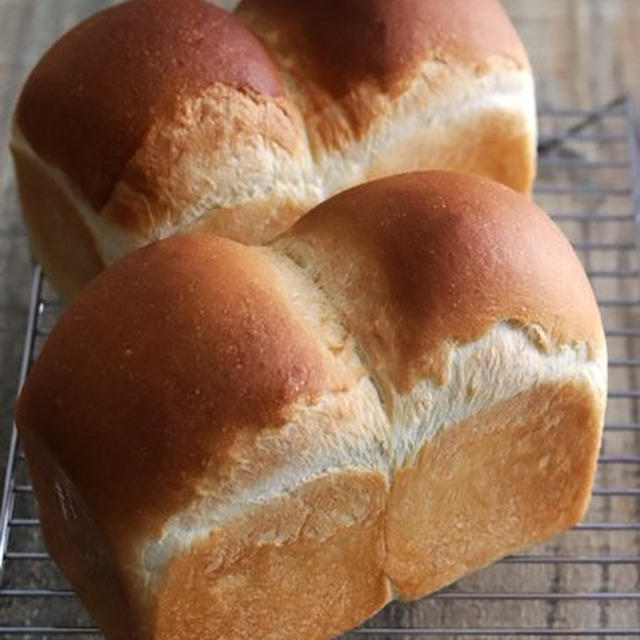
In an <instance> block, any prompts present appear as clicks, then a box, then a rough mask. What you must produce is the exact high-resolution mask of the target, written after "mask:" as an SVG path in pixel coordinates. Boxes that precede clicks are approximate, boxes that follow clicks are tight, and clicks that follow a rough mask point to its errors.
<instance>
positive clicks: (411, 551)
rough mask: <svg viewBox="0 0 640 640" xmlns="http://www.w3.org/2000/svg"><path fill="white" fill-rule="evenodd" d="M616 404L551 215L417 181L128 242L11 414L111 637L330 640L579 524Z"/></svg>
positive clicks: (583, 297) (71, 566)
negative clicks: (287, 212) (259, 229)
mask: <svg viewBox="0 0 640 640" xmlns="http://www.w3.org/2000/svg"><path fill="white" fill-rule="evenodd" d="M605 397H606V349H605V342H604V337H603V330H602V326H601V321H600V316H599V313H598V309H597V306H596V302H595V300H594V297H593V294H592V291H591V288H590V285H589V282H588V280H587V278H586V276H585V274H584V271H583V269H582V267H581V265H580V263H579V261H578V259H577V258H576V256H575V254H574V253H573V251H572V249H571V247H570V245H569V243H568V242H567V241H566V239H565V238H564V236H563V235H562V233H561V232H560V231H559V230H558V228H557V227H556V226H555V225H554V223H553V222H552V221H551V220H550V219H549V218H548V217H547V216H546V215H545V214H544V213H543V212H542V211H541V210H540V209H539V208H538V207H536V206H535V205H533V204H532V203H531V202H530V201H529V200H528V199H526V198H525V197H523V196H521V195H519V194H517V193H515V192H514V191H512V190H510V189H508V188H506V187H504V186H502V185H499V184H497V183H494V182H492V181H489V180H487V179H484V178H480V177H475V176H472V175H468V174H455V173H447V172H425V173H410V174H404V175H400V176H396V177H391V178H384V179H380V180H377V181H374V182H371V183H369V184H366V185H363V186H359V187H356V188H353V189H351V190H348V191H346V192H343V193H341V194H339V195H337V196H335V197H333V198H332V199H330V200H328V201H326V202H325V203H323V204H321V205H320V206H318V207H317V208H315V209H314V210H313V211H311V212H310V213H309V214H308V215H307V216H305V217H303V218H302V219H301V220H300V221H299V222H298V223H297V224H296V225H295V226H294V227H293V228H292V229H291V230H290V231H289V232H287V233H286V234H285V235H284V236H282V237H281V238H279V239H278V240H276V241H275V242H274V243H272V244H271V245H269V246H264V247H249V246H245V245H242V244H239V243H236V242H234V241H232V240H229V239H224V238H219V237H216V236H214V235H212V234H195V235H185V236H174V237H172V238H169V239H166V240H163V241H160V242H157V243H154V244H151V245H150V246H148V247H145V248H142V249H140V250H138V251H136V252H134V253H132V254H130V255H129V256H127V257H126V258H124V259H123V260H121V261H119V262H118V263H116V264H115V265H113V266H111V267H109V268H108V269H106V270H105V271H104V272H103V273H101V274H100V275H99V276H98V277H97V278H96V279H95V280H94V281H93V282H92V283H90V284H89V285H88V286H87V287H86V288H85V289H84V290H83V291H82V292H81V293H80V294H79V295H78V296H77V297H76V299H75V300H74V301H73V303H72V304H71V306H70V307H69V308H68V310H67V311H66V313H65V314H64V316H63V317H62V319H61V320H60V322H59V323H58V325H57V326H56V327H55V329H54V331H53V333H52V334H51V336H50V337H49V339H48V341H47V342H46V344H45V346H44V349H43V351H42V354H41V355H40V357H39V359H38V360H37V362H36V363H35V365H34V367H33V368H32V370H31V373H30V375H29V377H28V380H27V382H26V385H25V387H24V388H23V391H22V394H21V396H20V399H19V405H18V411H17V423H18V427H19V430H20V435H21V437H22V442H23V445H24V449H25V452H26V455H27V460H28V463H29V467H30V470H31V474H32V478H33V486H34V491H35V494H36V496H37V499H38V502H39V505H40V517H41V521H42V526H43V531H44V535H45V539H46V542H47V545H48V547H49V549H50V551H51V553H52V555H53V557H54V558H55V560H56V561H57V562H58V564H59V565H60V566H61V567H62V569H63V571H64V572H65V574H66V575H67V576H68V578H69V580H70V582H71V584H72V585H73V586H74V588H75V589H76V590H77V592H78V593H79V594H80V596H81V598H82V599H83V600H84V602H85V603H86V605H87V606H88V608H89V610H90V611H91V612H92V614H93V615H94V616H95V619H96V620H97V621H98V623H99V624H100V625H101V626H102V628H103V629H104V631H105V633H106V635H107V637H108V638H109V640H218V639H219V638H225V640H246V639H247V638H260V639H262V640H314V639H326V638H328V637H330V636H332V635H334V634H337V633H339V632H341V631H344V630H346V629H349V628H351V627H353V626H354V625H357V624H358V623H359V622H360V621H362V620H364V619H365V618H367V617H368V616H370V615H371V614H372V613H374V612H375V611H376V610H378V609H379V608H381V607H382V606H383V605H384V604H385V603H387V602H388V601H389V600H390V599H392V598H395V597H397V598H409V599H411V598H417V597H420V596H422V595H424V594H427V593H429V592H432V591H434V590H436V589H439V588H440V587H442V586H444V585H446V584H448V583H451V582H452V581H454V580H456V579H457V578H458V577H459V576H461V575H463V574H465V573H467V572H469V571H472V570H474V569H477V568H479V567H482V566H483V565H486V564H487V563H490V562H492V561H493V560H495V559H497V558H499V557H500V556H503V555H504V554H507V553H510V552H514V551H516V550H518V549H521V548H523V547H526V546H529V545H532V544H534V543H537V542H539V541H541V540H544V539H546V538H549V537H550V536H554V535H555V534H557V533H558V532H560V531H562V530H564V529H566V528H567V527H569V526H571V525H572V524H574V523H575V522H576V521H578V520H579V519H580V518H581V517H582V515H583V513H584V511H585V509H586V506H587V503H588V499H589V495H590V490H591V485H592V480H593V475H594V469H595V464H596V458H597V452H598V447H599V442H600V438H601V431H602V422H603V412H604V406H605Z"/></svg>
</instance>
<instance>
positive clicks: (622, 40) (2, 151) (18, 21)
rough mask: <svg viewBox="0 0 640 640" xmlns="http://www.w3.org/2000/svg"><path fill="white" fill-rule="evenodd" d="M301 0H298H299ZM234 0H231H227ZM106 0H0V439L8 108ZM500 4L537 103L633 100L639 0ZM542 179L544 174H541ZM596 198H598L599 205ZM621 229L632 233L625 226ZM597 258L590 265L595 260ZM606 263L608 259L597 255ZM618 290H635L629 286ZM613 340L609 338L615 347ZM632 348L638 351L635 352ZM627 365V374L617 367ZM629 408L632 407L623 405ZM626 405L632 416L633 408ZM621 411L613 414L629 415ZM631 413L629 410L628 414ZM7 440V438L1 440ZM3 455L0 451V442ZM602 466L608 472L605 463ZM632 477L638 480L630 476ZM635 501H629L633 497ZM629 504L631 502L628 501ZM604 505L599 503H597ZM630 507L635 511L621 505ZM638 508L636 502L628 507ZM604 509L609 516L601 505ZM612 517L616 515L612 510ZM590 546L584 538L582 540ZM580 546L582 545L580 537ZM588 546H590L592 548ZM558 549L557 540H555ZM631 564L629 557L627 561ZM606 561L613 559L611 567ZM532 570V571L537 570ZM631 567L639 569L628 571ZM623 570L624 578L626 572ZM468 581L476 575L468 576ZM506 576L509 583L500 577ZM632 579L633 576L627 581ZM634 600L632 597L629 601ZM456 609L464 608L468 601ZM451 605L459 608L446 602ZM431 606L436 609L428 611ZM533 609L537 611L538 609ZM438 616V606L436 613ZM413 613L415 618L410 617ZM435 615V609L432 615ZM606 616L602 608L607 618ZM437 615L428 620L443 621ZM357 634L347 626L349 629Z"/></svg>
mask: <svg viewBox="0 0 640 640" xmlns="http://www.w3.org/2000/svg"><path fill="white" fill-rule="evenodd" d="M301 1H303V0H301ZM231 3H232V2H231ZM109 4H115V3H114V2H110V1H105V0H0V427H1V428H2V432H3V435H2V440H1V442H2V443H6V435H7V433H6V432H7V431H8V422H9V418H10V415H11V411H12V406H13V398H14V395H15V392H16V381H17V373H18V368H19V361H20V353H21V348H22V340H23V334H24V330H25V316H26V309H27V304H28V293H29V282H30V276H31V260H30V255H29V249H28V244H27V240H26V237H25V235H24V230H23V227H22V223H21V219H20V212H19V206H18V203H17V198H16V189H15V183H14V179H13V173H12V167H11V163H10V159H9V154H8V152H7V141H8V131H9V123H10V117H11V113H12V109H13V105H14V102H15V99H16V97H17V94H18V91H19V88H20V86H21V83H22V81H23V80H24V78H25V75H26V73H27V72H28V70H29V68H30V67H31V66H32V65H33V64H34V63H35V62H36V61H37V59H38V57H39V56H40V55H41V54H42V52H43V51H44V50H45V49H46V47H47V46H48V45H49V44H51V43H52V42H53V40H54V39H55V38H56V37H57V36H59V35H60V34H61V33H63V32H64V31H65V30H66V29H68V28H69V27H70V26H71V25H73V24H74V23H76V22H77V21H78V20H79V19H81V18H82V17H84V16H86V15H88V14H90V13H91V12H93V11H94V10H95V9H96V8H98V7H104V6H107V5H109ZM504 5H505V7H506V9H507V11H508V13H509V14H510V15H511V17H512V19H513V21H514V22H515V24H516V26H517V28H518V30H519V31H520V33H521V35H522V38H523V39H524V41H525V44H526V45H527V48H528V50H529V53H530V58H531V61H532V64H533V67H534V70H535V73H536V77H537V95H538V103H539V105H540V106H542V107H545V106H554V107H583V108H591V107H593V106H595V105H599V104H603V103H606V102H608V101H610V100H611V99H613V98H615V97H616V96H619V95H621V94H623V93H630V94H631V95H632V96H633V98H634V101H635V103H636V104H638V105H639V106H640V69H639V68H638V65H637V62H638V61H640V1H639V0H536V1H535V2H533V1H532V0H504ZM547 179H549V176H547ZM606 205H607V203H606V202H600V203H599V204H598V206H600V207H603V206H606ZM629 233H633V229H632V227H630V230H629ZM596 266H598V265H596ZM605 268H606V265H605ZM636 285H637V282H633V283H631V284H630V285H629V287H631V288H630V289H629V290H628V291H627V292H626V293H629V292H631V295H635V294H636V293H638V292H637V291H635V289H633V287H634V286H636ZM600 293H601V294H602V295H604V296H615V295H619V294H620V292H619V291H606V290H605V289H603V290H602V291H601V292H600ZM611 320H612V322H618V321H620V322H622V321H624V322H625V323H626V324H628V323H629V321H632V322H633V318H631V319H630V318H629V317H626V318H623V319H617V318H612V319H611ZM614 348H615V347H614ZM638 355H640V354H638ZM625 375H626V374H625ZM635 383H636V381H635V380H626V379H625V378H624V376H623V375H622V374H620V375H616V376H615V384H619V385H625V384H626V385H630V384H631V385H633V384H635ZM625 411H626V412H627V413H630V414H633V415H635V412H636V407H635V405H634V406H633V407H630V408H628V409H625ZM633 415H632V417H633ZM628 419H629V416H628V415H625V416H624V417H621V420H628ZM634 419H635V420H637V417H635V418H634ZM5 446H6V445H5ZM628 446H629V447H635V451H636V452H637V451H638V450H640V444H639V443H638V439H637V437H635V434H632V436H630V438H629V442H628ZM0 456H1V460H2V462H1V463H0V468H1V465H2V464H4V458H5V456H4V453H2V451H0ZM604 473H608V472H607V471H605V472H604ZM636 486H637V482H636ZM636 507H637V502H636ZM636 507H633V509H636ZM603 508H604V507H603ZM627 515H629V516H631V517H633V511H632V512H631V513H630V514H627ZM635 515H636V517H637V515H638V514H637V509H636V511H635ZM608 517H612V516H611V514H610V513H609V515H608ZM615 517H622V516H621V515H620V514H617V516H615ZM629 544H635V550H636V553H637V548H638V542H637V538H633V537H630V538H629ZM587 547H588V545H587ZM585 548H586V547H585ZM596 551H598V550H597V549H596ZM558 552H559V553H562V549H559V551H558ZM632 568H633V567H632ZM613 570H614V569H612V571H613ZM536 571H538V573H536ZM579 574H580V575H579V576H575V575H567V574H566V573H565V572H563V571H556V572H555V573H554V575H553V580H555V581H558V583H561V582H563V581H574V580H576V579H580V580H582V581H583V582H582V583H581V584H584V588H585V590H589V589H591V590H598V589H602V588H606V582H607V580H608V579H609V578H608V575H609V569H607V570H606V574H607V575H603V573H602V571H596V572H595V573H594V571H593V570H592V568H589V567H586V568H584V570H583V571H582V572H579ZM636 575H637V574H636ZM538 579H539V580H540V581H541V582H540V585H541V586H540V588H541V589H543V588H545V585H544V584H542V583H543V582H544V581H545V580H546V579H547V577H546V574H544V575H543V574H542V573H540V570H536V569H535V568H534V569H532V570H531V571H529V572H528V573H527V574H526V575H520V574H518V573H517V572H516V573H515V574H512V575H510V576H509V577H507V578H505V580H506V582H507V583H509V582H511V581H515V582H517V581H521V580H528V581H533V583H535V582H536V580H538ZM630 579H631V578H630ZM471 580H472V581H473V580H474V578H472V579H471ZM508 586H509V585H507V587H508ZM632 586H633V587H634V588H636V590H637V588H638V581H637V577H636V582H635V583H634V585H630V587H629V588H632ZM628 604H629V606H630V607H636V605H637V601H636V602H632V603H628ZM475 606H478V607H479V608H478V609H477V611H476V613H477V618H478V621H481V620H483V619H485V618H486V616H487V615H489V614H488V613H487V612H488V611H491V610H492V608H494V607H495V603H494V604H490V603H489V604H486V603H485V604H484V605H482V603H481V605H477V604H475V603H474V604H472V605H470V607H471V608H473V607H475ZM509 606H510V607H513V612H514V613H513V615H514V616H516V618H518V617H519V619H521V620H526V619H527V616H528V615H529V613H528V612H527V610H525V609H523V608H522V607H521V606H520V605H518V603H515V604H509ZM540 606H541V607H546V609H545V613H544V615H545V616H546V619H547V621H549V620H551V622H553V623H554V624H555V623H559V624H562V622H563V621H565V622H566V621H569V622H570V623H575V620H573V618H572V616H575V615H576V613H575V611H573V612H572V608H571V603H568V604H561V605H560V606H556V607H553V611H551V610H549V608H548V603H544V602H542V603H541V604H540ZM411 611H412V610H408V609H406V608H402V607H395V608H391V609H390V610H389V611H388V612H387V613H386V614H385V618H384V620H383V622H386V623H388V624H389V625H395V624H407V623H408V622H412V623H414V624H416V623H417V622H420V618H421V617H422V616H424V615H428V612H429V607H428V606H427V607H426V608H425V609H424V612H418V613H416V612H415V610H413V611H414V612H413V613H412V612H411ZM465 611H466V613H465V614H464V615H469V607H467V608H466V609H465ZM450 612H451V613H450V615H453V616H455V615H462V612H459V613H456V610H455V609H450ZM432 613H433V615H436V612H435V610H434V611H433V612H432ZM538 614H540V611H537V612H536V615H538ZM437 615H438V616H441V613H437ZM597 616H599V619H600V623H602V617H603V616H604V617H607V616H609V617H610V616H617V619H619V620H620V626H624V623H625V621H626V622H627V623H629V624H633V623H634V620H635V618H634V617H633V615H631V614H629V615H627V614H626V613H625V609H624V607H619V606H617V605H614V606H613V607H610V608H609V609H607V610H606V611H599V612H598V614H597ZM416 617H417V619H416ZM431 620H432V621H433V618H431ZM607 620H609V618H607ZM444 622H446V621H443V620H439V622H438V621H436V624H437V623H439V624H444ZM597 623H598V620H597V619H596V620H594V621H589V620H585V621H584V624H585V625H586V624H597ZM354 637H355V636H354Z"/></svg>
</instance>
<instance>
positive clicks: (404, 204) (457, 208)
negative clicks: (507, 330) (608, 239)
mask: <svg viewBox="0 0 640 640" xmlns="http://www.w3.org/2000/svg"><path fill="white" fill-rule="evenodd" d="M275 246H276V247H278V248H279V249H280V250H283V251H285V252H286V253H287V254H288V255H290V256H291V257H292V258H293V259H294V260H296V261H297V262H298V263H300V264H302V265H303V266H305V267H306V268H308V269H309V270H310V271H311V272H312V273H313V274H314V277H315V278H316V279H317V281H318V283H319V284H320V286H322V288H323V289H324V290H325V291H326V292H327V293H328V295H329V297H330V298H331V299H332V301H333V302H334V304H336V306H337V307H338V308H339V309H340V311H341V312H342V313H343V314H344V317H345V322H346V324H347V326H349V327H350V328H351V330H352V331H353V332H354V334H355V335H356V337H357V339H358V340H359V341H360V342H361V344H362V346H363V349H364V350H365V352H366V353H367V354H368V357H369V358H370V362H371V366H372V368H373V370H374V371H376V373H377V374H378V375H379V376H381V377H382V378H383V379H384V380H390V381H391V382H392V384H394V385H395V386H396V387H397V388H398V389H401V390H408V389H410V388H411V387H412V386H413V384H414V383H415V382H416V380H418V379H421V378H423V377H425V376H426V377H428V378H432V379H435V380H437V381H443V380H444V378H445V376H446V371H447V354H448V349H449V348H450V347H451V346H452V344H464V343H466V342H470V341H472V340H475V339H477V338H479V337H481V336H482V335H483V334H485V333H486V332H487V331H488V330H489V329H490V328H491V327H492V326H494V325H495V324H496V323H498V322H501V321H509V322H514V323H516V324H518V325H538V326H539V327H541V328H542V329H543V330H544V331H546V332H547V333H548V335H550V336H551V337H552V338H554V339H555V340H556V341H557V342H558V343H560V344H565V343H567V342H570V343H571V342H574V341H585V342H586V343H587V344H588V345H589V346H590V347H591V349H592V350H593V351H598V350H599V349H600V348H601V347H602V345H603V344H604V342H603V341H604V338H603V334H602V327H601V322H600V314H599V312H598V307H597V305H596V301H595V298H594V295H593V292H592V290H591V287H590V285H589V281H588V280H587V277H586V276H585V274H584V270H583V268H582V266H581V264H580V262H579V260H578V258H577V257H576V255H575V253H574V252H573V250H572V248H571V246H570V245H569V242H568V241H567V239H566V238H565V237H564V236H563V234H562V232H561V231H560V230H559V229H558V228H557V227H556V225H555V224H554V223H553V222H552V221H551V220H550V219H549V218H548V216H547V215H546V214H544V212H543V211H542V210H541V209H539V208H538V207H537V206H536V205H534V204H533V203H531V202H530V201H529V200H528V199H526V198H524V197H523V196H521V195H520V194H518V193H516V192H515V191H512V190H510V189H508V188H507V187H504V186H502V185H500V184H498V183H495V182H492V181H489V180H486V179H483V178H480V177H478V176H472V175H471V174H462V173H451V172H444V171H429V172H416V173H408V174H403V175H399V176H393V177H390V178H384V179H381V180H375V181H373V182H370V183H368V184H365V185H362V186H359V187H355V188H353V189H349V190H347V191H344V192H342V193H341V194H339V195H337V196H335V197H333V198H331V199H329V200H327V201H325V202H324V203H322V204H321V205H319V206H318V207H316V208H315V209H313V210H312V211H311V212H310V213H308V214H307V215H306V216H305V217H304V218H302V219H301V220H300V221H299V222H298V223H297V224H296V225H295V226H294V227H293V229H292V230H291V232H289V233H288V234H286V235H285V236H284V237H283V238H282V239H281V240H278V241H277V242H276V245H275ZM347 256H348V260H349V265H350V267H349V269H348V270H347V271H346V272H345V269H344V267H343V266H342V265H344V261H345V259H347Z"/></svg>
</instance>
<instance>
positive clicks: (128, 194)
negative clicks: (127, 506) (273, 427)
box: [11, 0, 536, 297]
mask: <svg viewBox="0 0 640 640" xmlns="http://www.w3.org/2000/svg"><path fill="white" fill-rule="evenodd" d="M534 111H535V107H534V92H533V80H532V75H531V70H530V67H529V63H528V61H527V56H526V53H525V51H524V49H523V47H522V44H521V42H520V40H519V39H518V36H517V34H516V32H515V31H514V29H513V27H512V25H511V23H510V22H509V19H508V18H507V16H506V14H505V13H504V11H503V10H502V8H501V7H500V5H499V4H498V2H497V0H447V2H442V0H394V2H388V1H387V0H331V1H327V0H322V1H321V0H313V1H309V0H305V2H299V1H298V0H274V1H269V0H246V1H245V2H244V3H242V4H241V6H240V7H239V9H238V10H237V13H236V14H235V15H230V14H228V13H226V12H224V11H223V10H222V9H219V8H217V7H215V6H213V5H211V4H208V3H205V2H203V1H200V0H182V1H181V2H176V1H175V0H133V1H131V2H125V3H123V4H120V5H118V6H115V7H112V8H109V9H107V10H105V11H102V12H100V13H98V14H96V15H94V16H93V17H91V18H89V19H88V20H87V21H85V22H83V23H82V24H80V25H79V26H77V27H76V28H75V29H73V30H72V31H70V32H69V33H68V34H67V35H65V36H64V37H63V38H61V39H60V40H59V41H58V42H57V43H56V44H55V45H54V46H53V47H52V48H51V50H50V51H49V52H48V53H47V54H46V55H45V56H44V57H43V58H42V60H41V61H40V62H39V64H38V65H37V66H36V68H35V69H34V70H33V71H32V73H31V75H30V76H29V78H28V80H27V82H26V84H25V86H24V89H23V91H22V94H21V96H20V99H19V101H18V104H17V108H16V112H15V118H14V124H13V130H12V139H11V148H12V150H13V155H14V159H15V166H16V174H17V179H18V186H19V191H20V197H21V200H22V206H23V211H24V216H25V219H26V222H27V226H28V228H29V233H30V237H31V241H32V245H33V249H34V252H35V254H36V256H37V257H38V259H39V260H40V262H41V264H42V265H43V266H44V269H45V271H46V273H47V275H48V276H49V277H50V279H51V280H52V281H53V283H54V284H55V286H56V288H57V289H58V290H59V291H60V292H61V293H62V294H63V295H64V296H65V297H70V296H72V294H73V293H74V292H75V291H77V290H78V289H79V288H80V287H81V286H82V285H83V284H85V283H86V282H87V281H88V280H90V279H91V277H93V276H94V275H95V274H96V273H98V272H99V271H100V270H101V269H102V268H103V267H104V266H105V265H106V264H109V263H111V262H113V261H114V260H116V259H118V258H120V257H122V256H123V255H125V254H126V253H128V252H129V251H131V250H133V249H135V248H137V247H140V246H142V245H144V244H147V243H149V242H151V241H154V240H158V239H160V238H164V237H167V236H170V235H172V234H175V233H179V232H184V231H191V230H193V229H200V230H208V231H212V232H215V233H216V234H218V235H223V236H226V237H229V238H232V239H235V240H238V241H241V242H244V243H262V242H265V241H268V240H270V239H272V238H274V237H275V236H276V235H278V234H279V233H280V232H282V231H283V230H285V229H286V228H288V227H289V226H290V225H291V224H292V223H293V222H294V221H295V220H296V219H297V218H299V217H300V216H301V215H302V214H303V213H304V212H305V211H308V210H309V209H310V208H311V207H312V206H314V205H316V204H317V203H319V202H321V201H322V200H323V199H325V198H327V197H328V196H330V195H332V194H334V193H336V192H338V191H340V190H342V189H344V188H346V187H348V186H352V185H355V184H357V183H359V182H361V181H363V180H365V179H370V178H374V177H378V176H383V175H389V174H393V173H398V172H402V171H409V170H414V169H426V168H442V169H458V170H464V171H471V172H475V173H480V174H484V175H486V176H489V177H492V178H493V179H496V180H499V181H501V182H503V183H505V184H507V185H509V186H511V187H513V188H515V189H518V190H520V191H523V192H527V191H528V190H529V189H530V186H531V183H532V179H533V174H534V167H535V138H536V124H535V113H534Z"/></svg>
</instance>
